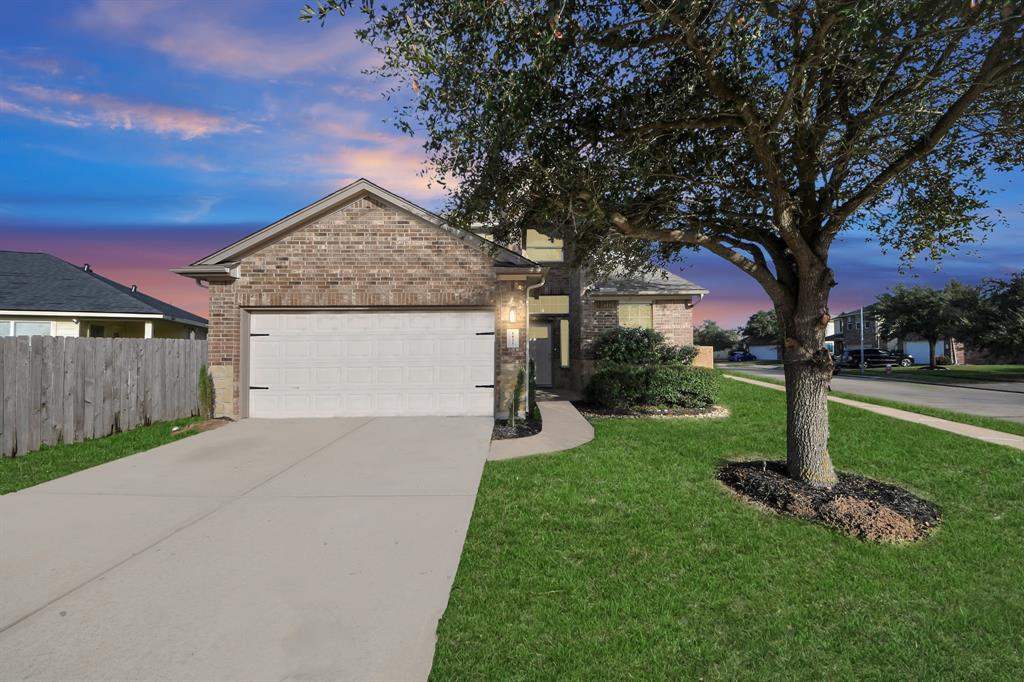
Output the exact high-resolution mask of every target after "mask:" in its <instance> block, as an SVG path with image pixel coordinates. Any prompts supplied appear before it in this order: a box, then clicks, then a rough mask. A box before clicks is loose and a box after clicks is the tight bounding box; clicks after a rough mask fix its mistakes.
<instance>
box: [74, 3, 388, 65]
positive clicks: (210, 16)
mask: <svg viewBox="0 0 1024 682" xmlns="http://www.w3.org/2000/svg"><path fill="white" fill-rule="evenodd" d="M298 6H299V5H292V4H291V3H275V4H271V5H270V6H269V7H268V8H263V9H269V10H270V11H271V12H272V14H273V15H274V19H275V21H274V25H276V26H280V27H281V29H277V30H266V29H265V28H252V27H245V26H243V25H242V22H243V21H245V20H246V16H245V15H246V14H247V13H253V14H255V13H256V10H258V9H260V8H259V6H258V5H252V4H250V3H247V4H246V5H245V10H244V11H243V10H239V9H237V8H236V7H235V6H234V5H229V4H227V3H225V4H223V5H219V4H218V3H210V2H206V1H204V2H201V3H187V2H164V3H145V2H133V3H125V2H122V1H117V0H97V1H96V2H95V3H94V4H93V5H92V6H91V7H88V8H87V9H85V10H83V11H82V12H80V13H79V14H78V15H77V17H76V18H77V22H78V24H79V25H81V26H83V27H85V28H88V29H90V30H94V31H97V32H100V33H104V34H107V35H113V36H114V37H116V38H118V39H120V40H124V41H127V42H136V43H142V44H144V45H146V46H147V47H148V48H149V49H151V50H153V51H154V52H158V53H160V54H163V55H165V56H167V57H168V58H170V59H172V60H173V61H175V62H176V63H178V64H180V65H182V66H185V67H187V68H190V69H193V70H197V71H210V72H215V73H218V74H226V75H230V76H235V77H245V78H280V77H282V76H288V75H291V74H294V73H298V72H301V71H310V70H323V69H324V68H325V67H326V66H328V65H330V64H331V63H332V62H336V61H339V60H342V58H344V60H343V61H344V66H345V67H346V68H360V65H361V64H365V63H368V61H367V60H368V55H369V54H370V52H371V51H370V50H369V48H367V47H365V46H364V45H362V44H361V43H360V42H359V41H358V39H357V38H356V37H355V35H354V34H353V33H352V32H350V31H344V30H338V27H337V26H336V27H335V30H331V31H328V30H319V29H318V28H317V27H315V26H306V25H301V24H299V22H298V18H297V17H298V11H297V7H298ZM339 19H340V17H339ZM268 23H269V22H264V26H266V25H267V24H268ZM339 23H340V22H339ZM289 27H290V28H291V29H292V30H290V31H289V30H288V28H289Z"/></svg>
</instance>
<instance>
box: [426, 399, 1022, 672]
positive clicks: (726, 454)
mask: <svg viewBox="0 0 1024 682" xmlns="http://www.w3.org/2000/svg"><path fill="white" fill-rule="evenodd" d="M784 401H785V397H784V395H783V394H782V393H779V392H776V391H772V390H770V389H766V388H759V387H756V386H749V385H746V384H741V383H739V382H733V381H729V382H724V386H723V394H722V402H723V403H724V404H726V405H727V406H728V407H729V408H730V409H731V410H732V416H731V417H729V418H727V419H724V420H717V421H711V420H700V421H679V420H600V421H598V422H597V423H596V424H595V427H596V430H597V437H596V438H595V440H594V441H593V442H591V443H588V444H587V445H584V446H581V447H579V448H576V449H575V450H571V451H568V452H564V453H559V454H556V455H549V456H537V457H530V458H525V459H520V460H509V461H503V462H493V463H488V465H487V467H486V469H485V471H484V476H483V480H482V482H481V487H480V493H479V495H478V498H477V503H476V509H475V511H474V515H473V520H472V522H471V525H470V530H469V534H468V537H467V541H466V545H465V548H464V551H463V556H462V561H461V563H460V565H459V570H458V574H457V576H456V579H455V584H454V587H453V590H452V594H451V598H450V600H449V604H448V609H447V611H446V612H445V614H444V617H443V618H442V620H441V622H440V624H439V628H438V644H437V650H436V653H435V659H434V669H433V672H432V677H433V679H436V680H448V679H467V680H468V679H522V680H538V679H633V678H637V679H698V678H703V679H705V680H793V679H797V680H800V679H805V680H820V679H832V680H834V679H851V680H852V679H857V680H865V679H866V680H892V679H918V680H934V679H986V680H999V679H1014V678H1015V676H1016V674H1017V673H1018V672H1019V671H1020V670H1021V669H1022V668H1024V590H1021V589H1020V585H1021V584H1022V583H1024V488H1022V486H1021V485H1020V481H1021V480H1022V477H1024V453H1020V452H1018V451H1016V450H1013V449H1010V448H1005V447H1000V446H996V445H990V444H987V443H983V442H980V441H973V440H970V439H967V438H962V437H959V436H956V435H953V434H948V433H945V432H941V431H936V430H934V429H929V428H927V427H924V426H919V425H916V424H909V423H903V422H897V421H894V420H891V419H888V418H885V417H882V416H879V415H874V414H871V413H869V412H865V411H863V410H857V409H854V408H850V407H846V406H843V405H831V406H830V410H831V423H832V434H833V436H832V445H831V451H832V454H833V457H834V459H835V461H836V464H837V466H838V467H839V468H840V469H843V470H847V471H855V472H859V473H862V474H866V475H869V476H873V477H876V478H880V479H883V480H888V481H894V482H898V483H900V484H902V485H904V486H906V487H908V488H910V489H912V490H913V491H914V492H916V493H917V494H919V495H922V496H924V497H927V498H929V499H932V500H934V501H936V502H937V503H938V504H939V505H940V506H941V507H942V508H943V510H944V514H945V520H944V522H943V525H942V526H941V527H940V528H939V530H938V531H937V532H936V533H935V534H934V535H933V536H932V537H931V538H929V539H928V540H927V541H925V542H922V543H918V544H914V545H907V546H881V545H870V544H866V543H864V542H861V541H859V540H855V539H852V538H847V537H843V536H840V535H838V534H836V533H835V532H833V531H831V530H828V529H826V528H823V527H820V526H815V525H812V524H807V523H803V522H800V521H796V520H793V519H788V518H784V517H780V516H775V515H771V514H768V513H765V512H762V511H759V510H757V509H754V508H752V507H749V506H746V505H744V504H741V503H739V502H738V501H737V500H735V499H734V498H732V497H731V496H730V495H729V494H728V493H726V492H725V491H724V490H723V488H722V487H721V486H720V485H719V484H718V483H717V481H715V480H714V477H713V472H714V468H715V466H716V464H717V463H718V462H719V461H720V460H722V459H723V458H732V457H746V458H751V457H766V458H775V459H777V458H781V457H783V453H784V451H785V427H784V424H785V418H784V417H785V402H784Z"/></svg>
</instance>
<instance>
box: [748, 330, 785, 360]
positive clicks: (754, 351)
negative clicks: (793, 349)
mask: <svg viewBox="0 0 1024 682" xmlns="http://www.w3.org/2000/svg"><path fill="white" fill-rule="evenodd" d="M743 345H744V347H745V348H746V349H747V352H749V353H750V354H751V355H753V356H754V357H755V358H757V359H758V360H779V359H780V358H781V357H782V355H781V354H780V353H779V340H778V339H777V338H771V337H757V336H747V337H744V338H743Z"/></svg>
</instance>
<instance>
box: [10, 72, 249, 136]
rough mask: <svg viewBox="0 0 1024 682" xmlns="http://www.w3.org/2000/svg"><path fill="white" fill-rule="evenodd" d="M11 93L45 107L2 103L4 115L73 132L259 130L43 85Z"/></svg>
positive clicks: (192, 111) (199, 133)
mask: <svg viewBox="0 0 1024 682" xmlns="http://www.w3.org/2000/svg"><path fill="white" fill-rule="evenodd" d="M10 90H11V91H12V92H15V93H18V94H19V95H21V96H22V97H24V98H27V99H29V100H32V101H33V102H38V103H42V104H43V105H44V106H43V107H41V108H40V107H32V106H28V105H26V104H24V103H17V102H11V101H10V100H0V111H4V112H7V113H11V114H15V115H19V116H26V117H30V118H35V119H37V120H41V121H46V122H48V123H55V124H57V125H64V126H69V127H73V128H82V127H85V126H89V125H102V126H106V127H109V128H122V129H124V130H134V129H138V130H144V131H146V132H151V133H157V134H162V135H177V136H178V137H180V138H181V139H183V140H191V139H194V138H197V137H205V136H207V135H213V134H216V133H237V132H240V131H245V130H255V128H254V127H253V126H252V125H250V124H248V123H243V122H239V121H233V120H230V119H227V118H224V117H222V116H217V115H216V114H209V113H206V112H202V111H198V110H196V109H184V108H180V107H172V106H166V105H163V104H156V103H152V102H129V101H126V100H123V99H120V98H118V97H114V96H112V95H107V94H103V93H82V92H76V91H73V90H61V89H56V88H47V87H43V86H39V85H12V86H10ZM51 104H52V105H59V106H63V107H66V108H67V109H66V110H64V111H59V112H55V111H53V110H52V109H50V108H49V107H47V106H45V105H51Z"/></svg>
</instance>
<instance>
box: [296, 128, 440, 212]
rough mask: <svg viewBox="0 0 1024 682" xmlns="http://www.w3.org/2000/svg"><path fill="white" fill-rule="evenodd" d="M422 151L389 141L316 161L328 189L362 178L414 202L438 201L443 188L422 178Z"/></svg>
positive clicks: (348, 149)
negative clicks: (324, 177)
mask: <svg viewBox="0 0 1024 682" xmlns="http://www.w3.org/2000/svg"><path fill="white" fill-rule="evenodd" d="M424 161H425V157H424V154H423V151H422V150H421V149H419V147H418V146H417V145H416V144H415V143H413V142H411V141H407V140H402V139H399V140H391V141H389V142H388V143H386V144H378V145H372V146H368V147H355V146H348V145H345V146H341V147H337V148H336V149H335V150H334V151H332V152H331V153H329V154H327V155H324V156H321V157H317V158H316V159H313V160H312V162H313V163H315V164H317V167H318V168H319V169H320V170H321V172H322V174H324V175H326V176H327V177H328V178H330V179H329V181H328V189H337V188H339V187H342V186H344V185H347V184H348V183H350V182H352V181H353V180H356V179H358V178H361V177H364V178H366V179H368V180H371V181H373V182H376V183H378V184H379V185H380V186H382V187H387V188H388V189H389V190H391V191H393V192H395V193H397V194H400V195H402V196H406V197H409V198H410V199H417V200H437V199H439V198H442V197H443V196H444V188H442V187H440V186H439V185H438V184H437V182H431V178H430V176H429V175H428V176H424V175H423V174H422V172H423V170H424V169H425V168H426V166H425V164H424Z"/></svg>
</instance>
